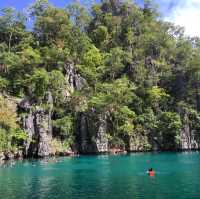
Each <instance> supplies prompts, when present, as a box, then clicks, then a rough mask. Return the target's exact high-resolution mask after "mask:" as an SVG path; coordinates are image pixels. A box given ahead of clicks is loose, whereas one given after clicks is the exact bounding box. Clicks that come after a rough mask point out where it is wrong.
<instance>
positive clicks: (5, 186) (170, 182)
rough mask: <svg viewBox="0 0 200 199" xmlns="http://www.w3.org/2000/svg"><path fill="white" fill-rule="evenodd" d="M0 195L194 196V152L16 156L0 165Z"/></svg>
mask: <svg viewBox="0 0 200 199" xmlns="http://www.w3.org/2000/svg"><path fill="white" fill-rule="evenodd" d="M149 167H153V168H154V169H155V170H156V176H155V177H149V176H147V174H146V170H147V169H148V168H149ZM0 199H200V153H199V152H191V153H155V154H154V153H138V154H130V155H122V156H107V155H105V156H81V157H69V158H59V159H56V162H55V160H53V159H52V160H50V161H49V162H46V161H44V160H41V161H23V162H20V161H19V162H16V163H15V165H12V166H7V167H0Z"/></svg>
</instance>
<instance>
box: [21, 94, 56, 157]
mask: <svg viewBox="0 0 200 199" xmlns="http://www.w3.org/2000/svg"><path fill="white" fill-rule="evenodd" d="M44 100H45V102H46V105H47V108H46V109H44V108H41V107H37V106H34V105H33V104H31V102H30V100H28V99H25V100H23V101H22V102H21V103H20V104H19V108H20V109H21V110H23V111H25V115H24V116H23V117H22V126H23V128H24V130H25V131H26V132H27V134H28V139H27V141H26V142H25V143H24V145H25V149H24V155H25V156H28V157H29V156H30V157H33V156H34V157H45V156H49V155H50V154H51V141H52V124H51V123H52V122H51V112H52V106H53V101H52V97H51V94H50V93H47V95H46V97H45V99H44Z"/></svg>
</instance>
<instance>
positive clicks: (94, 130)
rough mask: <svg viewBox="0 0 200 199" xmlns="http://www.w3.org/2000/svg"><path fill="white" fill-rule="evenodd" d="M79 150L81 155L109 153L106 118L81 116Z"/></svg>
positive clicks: (78, 136)
mask: <svg viewBox="0 0 200 199" xmlns="http://www.w3.org/2000/svg"><path fill="white" fill-rule="evenodd" d="M78 126H79V129H78V135H77V139H78V145H79V146H78V149H79V152H80V153H83V154H87V153H105V152H108V138H107V135H106V131H107V122H106V117H105V116H102V115H98V117H97V118H95V117H92V116H91V115H89V114H83V113H82V114H81V115H80V116H79V119H78Z"/></svg>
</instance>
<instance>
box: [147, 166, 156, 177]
mask: <svg viewBox="0 0 200 199" xmlns="http://www.w3.org/2000/svg"><path fill="white" fill-rule="evenodd" d="M147 173H148V175H149V176H150V177H153V176H155V171H154V170H153V169H152V168H150V169H149V170H148V172H147Z"/></svg>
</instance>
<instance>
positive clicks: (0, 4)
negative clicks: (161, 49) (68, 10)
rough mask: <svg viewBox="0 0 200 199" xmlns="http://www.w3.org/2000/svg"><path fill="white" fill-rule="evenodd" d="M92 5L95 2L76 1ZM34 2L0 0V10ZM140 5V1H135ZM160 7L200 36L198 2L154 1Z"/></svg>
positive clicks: (58, 0)
mask: <svg viewBox="0 0 200 199" xmlns="http://www.w3.org/2000/svg"><path fill="white" fill-rule="evenodd" d="M74 1H75V0H49V2H51V3H52V4H54V5H55V6H59V7H63V6H65V5H66V4H68V3H70V2H74ZM77 1H81V2H82V3H92V2H94V1H95V0H77ZM34 2H35V0H0V8H4V7H15V8H16V9H17V10H23V9H25V8H26V7H27V6H28V5H30V4H31V3H34ZM135 2H137V3H141V2H142V0H135ZM154 2H155V3H157V4H158V5H159V7H160V12H161V14H162V17H163V18H164V20H166V21H171V22H173V23H175V24H176V25H181V26H183V27H185V31H186V34H187V35H190V36H200V0H154Z"/></svg>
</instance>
